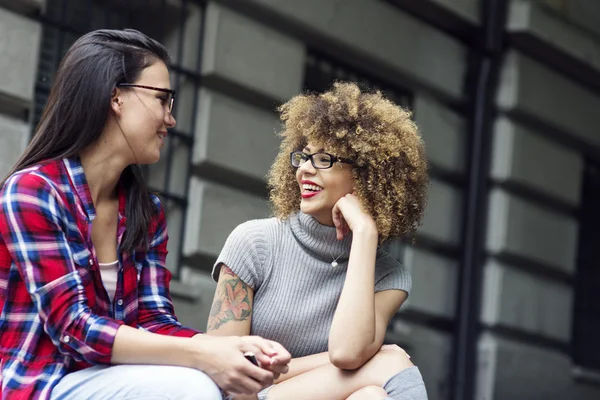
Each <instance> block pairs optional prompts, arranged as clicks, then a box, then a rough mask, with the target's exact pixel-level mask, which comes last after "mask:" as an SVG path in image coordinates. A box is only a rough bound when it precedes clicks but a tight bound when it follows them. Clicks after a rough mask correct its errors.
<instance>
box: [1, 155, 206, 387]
mask: <svg viewBox="0 0 600 400" xmlns="http://www.w3.org/2000/svg"><path fill="white" fill-rule="evenodd" d="M152 200H153V201H154V203H155V205H156V207H157V209H158V210H159V212H158V213H157V214H156V217H155V219H154V220H153V221H152V223H151V226H150V227H149V243H150V245H149V249H148V250H147V251H135V252H133V253H131V254H120V255H119V258H120V261H121V263H120V264H121V267H120V269H119V273H118V282H117V290H116V294H115V298H114V302H113V303H112V304H111V301H110V300H109V298H108V294H107V293H106V290H105V289H104V286H103V284H102V279H101V276H100V272H99V268H98V262H97V259H96V254H95V250H94V246H93V245H92V242H91V229H90V227H91V222H92V220H93V219H94V216H95V210H94V205H93V203H92V199H91V196H90V192H89V188H88V185H87V182H86V180H85V175H84V173H83V168H82V167H81V163H80V162H79V160H78V159H63V160H58V161H49V162H45V163H42V164H39V165H36V166H33V167H31V168H27V169H25V170H22V171H19V172H17V173H15V174H14V175H12V176H11V177H10V178H9V179H8V180H7V181H6V183H5V184H4V186H3V187H2V189H1V190H0V308H1V309H2V314H1V315H0V333H1V336H0V364H1V368H0V374H1V378H2V387H1V395H2V398H3V399H4V398H11V399H14V398H19V399H20V398H27V399H47V398H49V397H50V393H51V391H52V388H53V387H54V386H55V385H56V383H58V381H59V380H60V379H61V378H62V377H63V376H64V375H65V374H67V373H69V372H72V371H75V370H78V369H81V368H85V367H89V366H91V365H95V364H109V363H110V360H111V353H112V346H113V342H114V339H115V335H116V333H117V329H118V328H119V326H120V325H122V324H125V325H129V326H132V327H137V328H140V329H145V330H148V331H150V332H156V333H160V334H165V335H176V336H186V337H190V336H193V335H195V334H197V333H198V331H196V330H193V329H190V328H185V327H183V326H181V325H180V323H179V322H178V321H177V319H176V317H175V315H174V310H173V304H172V302H171V298H170V294H169V282H170V279H171V273H170V272H169V270H167V268H165V258H166V256H167V240H168V236H167V227H166V222H165V215H164V210H163V208H162V205H161V203H160V201H159V199H158V198H157V197H156V196H152ZM125 203H126V199H125V193H124V189H123V188H121V189H120V191H119V221H118V229H117V242H118V244H119V245H120V243H121V239H122V237H123V233H124V232H125V222H126V218H125V216H124V211H125Z"/></svg>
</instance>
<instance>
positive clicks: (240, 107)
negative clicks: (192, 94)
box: [193, 89, 280, 179]
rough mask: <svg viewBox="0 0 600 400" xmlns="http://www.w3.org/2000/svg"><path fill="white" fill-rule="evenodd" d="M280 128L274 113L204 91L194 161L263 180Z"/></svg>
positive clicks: (270, 161)
mask: <svg viewBox="0 0 600 400" xmlns="http://www.w3.org/2000/svg"><path fill="white" fill-rule="evenodd" d="M278 128H279V120H278V118H277V115H276V114H275V113H273V112H268V111H264V110H262V109H258V108H256V107H253V106H251V105H249V104H246V103H241V102H239V101H237V100H234V99H232V98H230V97H227V96H225V95H222V94H220V93H218V92H214V91H210V90H208V89H202V90H201V98H200V112H198V114H197V123H196V142H195V148H194V157H193V162H194V164H197V165H198V164H202V163H205V162H209V163H211V164H213V165H217V166H221V167H223V168H227V169H228V170H233V171H236V172H239V173H242V174H244V175H248V176H250V177H252V178H256V179H264V178H265V175H266V173H267V171H268V170H269V168H270V166H271V164H272V162H273V159H274V158H275V156H276V155H277V151H278V149H279V143H280V138H279V137H278V136H277V134H276V131H277V130H278Z"/></svg>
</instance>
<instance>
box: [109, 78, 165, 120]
mask: <svg viewBox="0 0 600 400" xmlns="http://www.w3.org/2000/svg"><path fill="white" fill-rule="evenodd" d="M117 87H130V88H131V87H134V88H140V89H149V90H156V91H157V92H163V93H166V94H167V99H166V103H165V104H166V105H167V111H168V112H169V114H171V112H172V111H173V103H174V102H175V91H174V90H172V89H165V88H157V87H154V86H145V85H136V84H134V83H119V84H117Z"/></svg>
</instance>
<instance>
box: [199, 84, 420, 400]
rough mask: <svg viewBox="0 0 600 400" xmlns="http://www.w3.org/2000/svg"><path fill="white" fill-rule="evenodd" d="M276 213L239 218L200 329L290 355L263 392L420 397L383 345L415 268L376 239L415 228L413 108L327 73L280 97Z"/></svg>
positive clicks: (407, 369) (407, 366)
mask: <svg viewBox="0 0 600 400" xmlns="http://www.w3.org/2000/svg"><path fill="white" fill-rule="evenodd" d="M279 111H280V113H281V119H282V121H283V122H284V129H283V131H282V133H281V136H282V137H283V142H282V144H281V147H280V151H279V155H278V156H277V158H276V160H275V162H274V164H273V166H272V168H271V171H270V173H269V185H270V188H271V194H270V200H271V203H272V205H273V209H274V214H275V218H270V219H263V220H254V221H249V222H246V223H244V224H242V225H240V226H238V227H237V228H236V229H235V230H234V231H233V232H232V233H231V235H230V236H229V238H228V240H227V242H226V244H225V246H224V248H223V250H222V252H221V254H220V256H219V258H218V259H217V262H216V263H215V268H214V270H213V278H214V279H215V280H217V281H218V284H217V290H216V293H215V298H214V301H213V307H212V310H211V314H210V318H209V321H208V331H209V333H210V334H213V335H248V334H252V335H260V336H263V337H266V338H269V339H272V340H275V341H277V342H279V343H281V344H282V345H283V346H284V347H286V349H287V350H288V351H289V352H290V353H291V354H292V356H293V357H294V358H293V359H292V361H291V362H290V364H289V372H288V373H287V374H285V375H281V377H280V378H279V379H278V380H277V381H276V384H275V385H274V386H272V387H271V388H269V389H267V390H265V391H263V392H261V393H260V394H259V396H258V398H259V399H266V398H267V397H268V399H269V400H275V399H295V400H301V399H310V400H317V399H327V400H331V399H352V400H359V399H418V400H421V399H426V398H427V394H426V391H425V386H424V384H423V380H422V378H421V375H420V372H419V370H418V369H417V367H415V366H414V365H413V364H412V363H411V362H410V360H409V357H408V355H407V354H406V353H405V352H404V351H403V350H402V349H401V348H399V347H398V346H395V345H394V346H386V345H383V342H384V337H385V333H386V329H387V325H388V323H389V322H390V320H391V318H392V317H393V315H394V314H395V313H396V312H397V311H398V309H399V308H400V306H401V305H402V303H403V302H404V301H405V300H406V298H407V296H408V292H409V290H410V287H411V279H410V275H409V273H408V272H407V271H406V269H405V268H404V267H403V266H402V265H401V264H399V263H398V262H397V261H396V260H395V259H394V258H393V257H391V256H390V255H389V254H388V253H386V252H385V251H384V250H383V249H382V245H383V244H384V243H385V242H386V241H388V240H390V239H392V238H401V237H408V236H411V235H412V234H413V233H414V232H415V230H416V228H417V226H418V225H419V224H420V221H421V219H422V216H423V211H424V208H425V203H426V192H427V186H428V174H427V161H426V159H425V150H424V146H423V142H422V140H421V137H420V135H419V132H418V129H417V126H416V125H415V123H414V122H413V121H412V120H411V113H410V112H409V111H407V110H405V109H403V108H402V107H399V106H397V105H395V104H394V103H392V102H391V101H390V100H388V99H386V98H385V97H384V96H383V95H382V94H381V93H380V92H375V93H366V92H362V91H361V90H360V89H359V88H358V86H357V85H355V84H353V83H335V84H334V85H333V88H332V90H331V91H328V92H326V93H323V94H302V95H299V96H296V97H294V98H292V99H291V100H290V101H288V102H287V103H285V104H284V105H282V106H281V107H280V108H279Z"/></svg>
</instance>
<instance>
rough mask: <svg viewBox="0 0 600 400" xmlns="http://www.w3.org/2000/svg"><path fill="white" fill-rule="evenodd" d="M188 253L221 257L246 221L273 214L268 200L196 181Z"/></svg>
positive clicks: (188, 224) (188, 226)
mask: <svg viewBox="0 0 600 400" xmlns="http://www.w3.org/2000/svg"><path fill="white" fill-rule="evenodd" d="M189 201H190V206H189V210H188V216H187V222H186V233H185V239H184V254H185V255H187V256H194V255H199V254H201V255H210V256H217V255H218V254H219V252H220V251H221V248H222V247H223V245H224V244H225V240H226V239H227V237H228V236H229V234H230V233H231V231H233V230H234V229H235V227H236V226H238V225H239V224H241V223H242V222H246V221H248V220H250V219H255V218H265V217H267V216H268V215H269V207H268V205H267V202H266V200H264V199H261V198H260V197H256V196H253V195H250V194H247V193H245V192H242V191H239V190H235V189H231V188H229V187H225V186H221V185H217V184H215V183H211V182H206V181H201V180H199V179H198V178H192V180H191V182H190V192H189Z"/></svg>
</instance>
